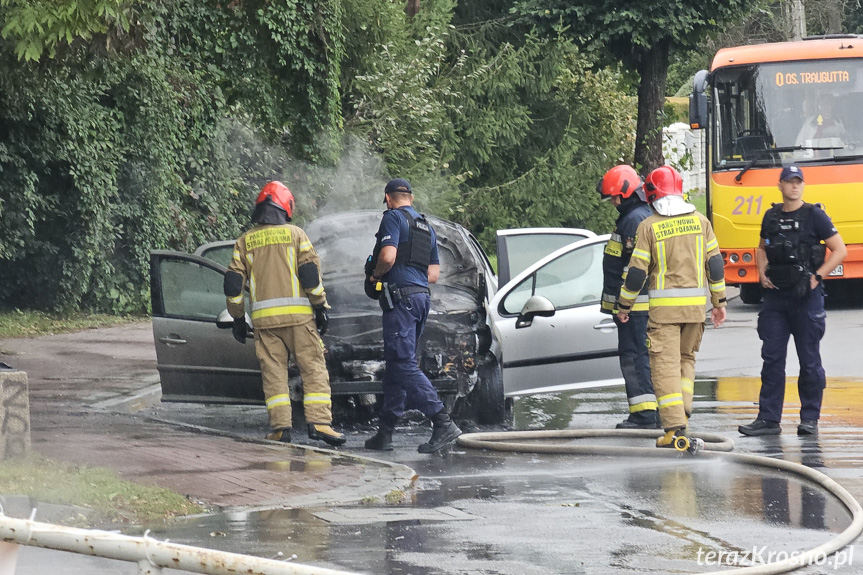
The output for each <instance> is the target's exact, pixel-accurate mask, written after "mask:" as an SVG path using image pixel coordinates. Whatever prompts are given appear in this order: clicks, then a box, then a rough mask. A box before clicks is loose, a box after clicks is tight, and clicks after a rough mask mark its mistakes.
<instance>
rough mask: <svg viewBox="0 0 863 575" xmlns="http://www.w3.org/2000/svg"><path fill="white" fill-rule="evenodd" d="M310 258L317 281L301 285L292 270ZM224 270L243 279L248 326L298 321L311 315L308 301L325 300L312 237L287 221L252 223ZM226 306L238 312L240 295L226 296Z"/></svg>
mask: <svg viewBox="0 0 863 575" xmlns="http://www.w3.org/2000/svg"><path fill="white" fill-rule="evenodd" d="M307 263H313V264H315V266H316V268H317V270H318V284H317V286H315V287H314V288H312V289H308V290H307V289H305V288H303V287H302V285H301V284H300V280H299V277H298V274H297V270H298V269H299V267H300V266H302V265H304V264H307ZM228 269H229V270H230V271H233V272H236V273H238V274H240V275H241V276H242V277H243V284H244V285H245V283H246V282H248V285H249V295H250V298H249V299H250V304H251V308H252V309H251V310H249V315H250V316H251V317H252V326H254V327H255V328H256V329H258V328H260V329H271V328H277V327H286V326H291V325H299V324H301V323H305V322H307V321H309V320H310V319H311V318H312V317H314V315H313V314H314V311H313V309H312V306H313V305H326V301H327V294H326V292H325V291H324V286H323V283H322V282H321V273H320V269H321V261H320V258H318V254H317V252H315V248H314V247H312V242H311V241H309V237H308V236H307V235H306V232H304V231H303V230H302V229H300V228H298V227H297V226H294V225H291V224H282V225H257V226H255V227H253V228H252V229H250V230H249V231H247V232H246V233H244V234H243V235H242V236H240V238H239V239H238V240H237V242H236V243H235V244H234V256H233V259H231V265H230V266H229V267H228ZM227 301H228V312H230V314H231V316H233V317H243V314H244V312H245V310H244V305H243V295H242V294H240V295H239V296H237V297H234V298H231V297H229V298H227Z"/></svg>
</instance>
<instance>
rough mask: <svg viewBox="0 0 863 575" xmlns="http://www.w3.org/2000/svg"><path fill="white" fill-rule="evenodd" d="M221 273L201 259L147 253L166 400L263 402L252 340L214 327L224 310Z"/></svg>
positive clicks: (157, 355)
mask: <svg viewBox="0 0 863 575" xmlns="http://www.w3.org/2000/svg"><path fill="white" fill-rule="evenodd" d="M224 273H225V268H224V267H223V266H221V265H219V264H217V263H215V262H214V261H212V260H210V259H207V258H204V257H200V256H195V255H191V254H184V253H181V252H172V251H162V250H160V251H153V252H151V253H150V291H151V302H152V308H153V338H154V339H155V343H156V360H157V363H158V369H159V376H160V378H161V381H162V399H164V400H166V401H195V402H224V401H232V402H237V401H248V402H254V403H257V402H260V401H263V390H262V388H261V372H260V368H259V365H258V360H257V358H256V356H255V343H254V341H252V340H251V338H250V339H249V341H247V342H246V343H245V344H240V343H238V342H237V341H236V340H235V339H234V338H233V336H232V335H231V330H230V329H225V328H219V327H217V325H216V321H217V318H219V316H220V314H223V312H224V311H225V295H224V292H223V282H224ZM247 309H248V306H247ZM223 319H224V316H223Z"/></svg>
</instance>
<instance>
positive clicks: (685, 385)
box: [680, 377, 695, 394]
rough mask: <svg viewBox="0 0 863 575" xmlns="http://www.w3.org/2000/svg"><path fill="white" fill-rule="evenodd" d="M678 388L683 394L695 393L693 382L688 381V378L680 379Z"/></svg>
mask: <svg viewBox="0 0 863 575" xmlns="http://www.w3.org/2000/svg"><path fill="white" fill-rule="evenodd" d="M680 388H681V389H682V390H683V393H690V394H691V393H694V392H695V382H694V381H692V380H691V379H689V378H688V377H681V378H680Z"/></svg>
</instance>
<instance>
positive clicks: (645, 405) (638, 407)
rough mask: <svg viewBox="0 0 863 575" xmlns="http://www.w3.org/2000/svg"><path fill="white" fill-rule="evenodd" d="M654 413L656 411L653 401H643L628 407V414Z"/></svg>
mask: <svg viewBox="0 0 863 575" xmlns="http://www.w3.org/2000/svg"><path fill="white" fill-rule="evenodd" d="M648 410H650V411H655V410H656V402H655V401H644V402H642V403H636V404H635V405H630V406H629V413H636V412H638V411H648Z"/></svg>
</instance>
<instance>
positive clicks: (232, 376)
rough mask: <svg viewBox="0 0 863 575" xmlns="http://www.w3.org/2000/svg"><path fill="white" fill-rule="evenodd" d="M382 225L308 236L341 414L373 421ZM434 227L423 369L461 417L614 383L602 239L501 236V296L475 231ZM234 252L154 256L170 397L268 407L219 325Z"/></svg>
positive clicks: (311, 230) (367, 219) (481, 418)
mask: <svg viewBox="0 0 863 575" xmlns="http://www.w3.org/2000/svg"><path fill="white" fill-rule="evenodd" d="M381 216H382V214H381V212H376V211H353V212H344V213H340V214H333V215H327V216H323V217H320V218H318V219H316V220H314V221H312V222H311V223H310V224H309V225H307V226H305V227H304V229H305V230H306V233H307V234H308V236H309V238H310V239H311V241H312V244H313V245H314V246H315V249H316V250H317V252H318V254H319V255H320V257H321V266H322V273H323V281H324V287H325V289H326V291H327V300H328V302H329V303H330V305H331V306H332V309H331V310H330V322H329V329H328V331H327V333H326V334H325V335H324V336H323V338H322V339H323V341H324V345H325V347H326V361H327V369H328V371H329V374H330V382H331V387H332V395H333V403H334V409H335V410H336V412H337V413H338V412H339V408H340V407H351V408H359V409H365V410H368V411H369V412H371V411H372V410H373V409H374V404H375V401H376V397H377V396H379V395H380V394H381V392H382V389H381V385H382V384H381V378H382V375H383V370H384V356H383V337H382V333H381V310H380V308H379V306H378V302H377V301H375V300H372V299H369V298H367V297H366V296H365V294H364V292H363V288H362V282H363V281H364V275H363V264H364V262H365V259H366V257H367V256H368V254H369V253H370V252H371V250H372V247H373V246H374V234H375V232H376V231H377V228H378V226H379V224H380V220H381ZM429 221H430V222H431V223H432V225H433V226H434V228H435V231H436V232H437V236H438V252H439V256H440V261H441V273H440V277H439V279H438V282H437V283H436V284H433V285H432V286H431V298H432V302H431V312H430V314H429V318H428V321H427V323H426V327H425V331H424V334H423V338H422V341H421V342H420V345H419V349H418V355H419V357H418V359H419V362H420V367H421V368H422V370H423V371H424V372H425V373H426V375H427V376H428V377H429V379H430V380H431V381H432V383H433V384H434V386H435V388H436V389H437V390H438V392H439V393H440V395H441V398H442V399H443V400H444V402H445V403H447V405H448V407H449V408H450V409H452V410H453V411H454V412H455V414H456V415H457V416H460V417H463V418H471V419H475V420H476V421H478V422H479V423H489V424H494V423H500V422H502V421H504V420H505V419H506V417H507V411H508V409H507V408H508V405H509V403H508V401H507V397H508V396H512V395H519V394H527V393H533V392H534V390H550V389H563V388H566V387H567V386H578V385H581V384H583V383H584V382H585V381H589V380H602V381H612V380H614V378H619V368H618V367H617V362H616V357H615V356H616V353H617V342H616V335H615V333H614V324H613V322H611V318H610V316H603V315H601V314H600V313H599V296H600V294H601V288H602V270H601V259H602V248H603V247H604V244H605V240H606V238H607V236H602V237H598V236H596V235H595V234H594V233H593V232H590V231H587V230H580V229H546V228H538V229H524V230H506V231H501V232H499V233H498V246H497V249H498V254H499V256H498V258H499V259H498V265H499V267H500V278H503V279H502V280H501V284H502V285H501V286H500V289H498V281H499V277H498V276H497V275H495V273H494V271H493V269H492V266H491V264H490V263H489V259H488V257H487V256H486V255H485V253H484V252H483V250H482V248H481V247H480V245H479V243H478V242H477V241H476V239H475V238H474V237H473V236H472V235H471V234H470V232H468V231H467V230H466V229H464V228H463V227H462V226H460V225H458V224H455V223H453V222H449V221H446V220H443V219H440V218H435V217H431V216H429ZM574 242H575V243H574ZM233 245H234V242H233V241H232V240H227V241H220V242H213V243H209V244H205V245H203V246H201V247H200V248H198V250H197V251H196V252H195V254H185V253H181V252H173V251H164V250H160V251H154V252H152V253H151V261H150V276H151V277H150V280H151V298H152V312H153V334H154V339H155V344H156V352H157V354H156V355H157V362H158V370H159V374H160V379H161V383H162V398H163V400H165V401H192V402H220V403H224V402H231V403H237V402H239V403H259V402H261V401H263V392H262V388H261V375H260V368H259V366H258V361H257V358H256V356H255V350H254V345H253V344H252V343H251V342H249V343H247V344H246V345H241V344H239V343H237V342H236V341H234V339H233V337H232V335H231V330H230V329H226V328H229V327H230V325H231V318H230V316H228V315H227V311H226V309H225V297H224V295H223V293H222V284H223V276H224V273H225V271H226V267H227V265H228V264H229V263H230V259H231V257H232V254H233ZM552 252H553V253H552ZM510 278H512V279H511V281H510ZM504 283H506V285H503V284H504ZM246 297H247V298H248V294H247V295H246ZM246 309H250V308H249V306H248V302H247V306H246ZM289 373H290V374H291V376H292V377H291V387H292V394H293V395H295V396H297V395H299V396H301V381H300V379H299V373H298V371H297V370H296V368H295V366H290V368H289ZM298 403H299V404H301V402H298Z"/></svg>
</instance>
